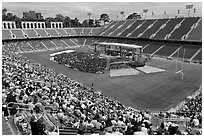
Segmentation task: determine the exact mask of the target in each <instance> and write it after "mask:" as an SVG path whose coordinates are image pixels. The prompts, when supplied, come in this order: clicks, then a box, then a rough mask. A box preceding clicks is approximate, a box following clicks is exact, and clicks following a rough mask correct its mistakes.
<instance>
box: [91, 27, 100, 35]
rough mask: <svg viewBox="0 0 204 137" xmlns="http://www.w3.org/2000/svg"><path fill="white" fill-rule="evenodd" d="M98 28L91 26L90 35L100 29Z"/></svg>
mask: <svg viewBox="0 0 204 137" xmlns="http://www.w3.org/2000/svg"><path fill="white" fill-rule="evenodd" d="M100 29H101V28H91V31H90V33H91V34H90V35H96V34H97V33H98V32H99V31H100Z"/></svg>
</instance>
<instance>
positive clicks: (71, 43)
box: [62, 38, 77, 47]
mask: <svg viewBox="0 0 204 137" xmlns="http://www.w3.org/2000/svg"><path fill="white" fill-rule="evenodd" d="M62 40H63V41H64V42H65V43H66V44H67V45H69V46H70V47H74V46H77V45H76V44H75V43H74V42H73V41H72V39H69V38H66V39H62Z"/></svg>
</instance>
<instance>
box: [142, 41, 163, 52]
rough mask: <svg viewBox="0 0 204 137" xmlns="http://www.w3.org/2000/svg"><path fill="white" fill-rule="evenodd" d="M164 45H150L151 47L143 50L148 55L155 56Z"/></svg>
mask: <svg viewBox="0 0 204 137" xmlns="http://www.w3.org/2000/svg"><path fill="white" fill-rule="evenodd" d="M162 45H163V44H162V43H149V45H148V46H147V47H146V48H144V49H143V52H144V53H146V54H153V53H154V52H156V51H157V50H158V49H159V48H160V47H161V46H162Z"/></svg>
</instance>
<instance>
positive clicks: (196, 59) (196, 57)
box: [192, 49, 202, 61]
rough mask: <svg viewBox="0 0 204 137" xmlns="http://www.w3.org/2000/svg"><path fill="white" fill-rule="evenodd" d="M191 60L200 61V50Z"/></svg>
mask: <svg viewBox="0 0 204 137" xmlns="http://www.w3.org/2000/svg"><path fill="white" fill-rule="evenodd" d="M192 60H195V61H202V49H201V50H200V51H199V53H198V54H197V55H196V56H195V57H194V58H192Z"/></svg>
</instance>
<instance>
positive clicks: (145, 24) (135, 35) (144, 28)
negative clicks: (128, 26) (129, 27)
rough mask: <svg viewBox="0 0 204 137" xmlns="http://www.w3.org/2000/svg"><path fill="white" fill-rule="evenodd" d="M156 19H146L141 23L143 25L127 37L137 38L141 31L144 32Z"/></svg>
mask: <svg viewBox="0 0 204 137" xmlns="http://www.w3.org/2000/svg"><path fill="white" fill-rule="evenodd" d="M155 21H156V20H145V22H144V23H143V24H141V26H140V27H139V26H138V27H139V28H137V29H135V30H134V31H132V34H131V35H129V36H127V37H131V38H136V37H138V36H139V34H140V33H143V32H144V31H145V30H146V29H147V28H148V27H149V26H150V25H151V24H153V23H154V22H155Z"/></svg>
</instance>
